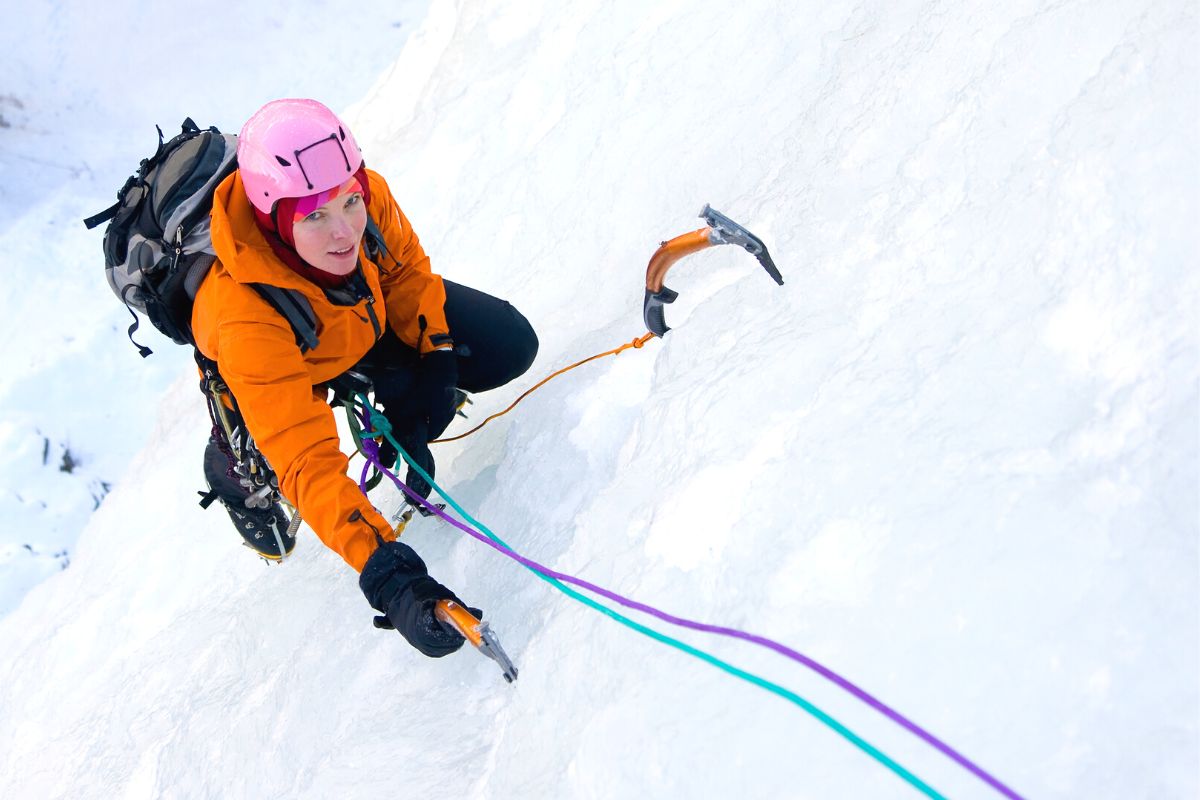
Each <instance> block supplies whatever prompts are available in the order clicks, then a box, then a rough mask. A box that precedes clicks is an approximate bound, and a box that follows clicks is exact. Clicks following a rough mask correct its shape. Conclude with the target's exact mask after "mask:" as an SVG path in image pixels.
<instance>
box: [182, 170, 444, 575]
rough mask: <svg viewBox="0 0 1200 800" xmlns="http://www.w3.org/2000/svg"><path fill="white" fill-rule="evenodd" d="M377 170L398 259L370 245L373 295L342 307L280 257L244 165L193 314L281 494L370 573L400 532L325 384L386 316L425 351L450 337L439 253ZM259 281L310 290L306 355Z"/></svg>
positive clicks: (224, 208) (384, 227)
mask: <svg viewBox="0 0 1200 800" xmlns="http://www.w3.org/2000/svg"><path fill="white" fill-rule="evenodd" d="M367 176H368V179H369V181H370V195H371V202H370V206H369V212H370V215H371V218H372V219H374V220H375V221H376V222H377V223H378V225H379V229H380V231H381V232H382V234H383V239H384V242H385V243H386V244H387V249H388V252H390V254H391V255H392V256H394V257H395V259H396V261H398V262H399V263H394V262H393V261H392V259H391V258H389V256H388V255H387V254H382V255H379V256H378V259H379V261H380V262H381V263H375V262H372V261H371V260H370V259H368V257H367V254H366V251H365V249H364V248H363V247H362V246H361V245H360V247H359V263H360V264H361V265H362V269H363V275H364V277H365V278H366V281H367V285H368V287H369V288H370V290H371V294H372V297H371V298H369V299H364V300H361V301H359V303H358V304H357V305H353V306H345V305H335V304H334V303H332V302H330V300H329V299H328V298H327V297H326V296H325V292H324V291H323V290H322V289H321V287H319V286H317V285H316V284H314V283H312V282H311V281H308V280H306V279H304V278H302V277H301V276H300V275H298V274H296V273H295V272H293V271H292V270H291V269H290V268H289V267H288V266H287V265H286V264H284V263H283V262H282V261H280V260H279V258H278V257H277V256H276V255H275V254H274V253H273V252H272V251H271V246H270V245H269V244H268V243H267V240H266V239H265V238H264V236H263V234H262V232H261V231H260V230H259V228H258V226H257V224H255V221H254V214H253V212H252V209H251V206H250V202H249V201H248V200H247V199H246V194H245V191H244V189H243V188H242V181H241V175H240V174H239V173H237V172H234V173H233V174H232V175H230V176H229V177H228V178H226V179H225V180H224V181H223V182H222V183H221V184H220V186H218V187H217V190H216V194H215V195H214V197H213V209H212V241H213V249H214V251H215V252H216V255H217V261H216V263H215V264H214V265H213V267H212V269H211V270H210V271H209V273H208V275H207V277H205V279H204V281H203V283H201V285H200V289H199V291H198V293H197V294H196V303H195V307H194V310H193V312H192V332H193V333H194V335H195V338H196V344H197V346H198V347H199V348H200V352H202V353H203V354H204V355H206V356H208V357H209V358H211V359H213V360H214V361H216V362H217V364H218V366H219V368H220V371H221V377H223V378H224V379H225V383H226V384H227V385H228V386H229V389H230V391H231V392H232V393H233V396H234V397H235V398H236V399H237V402H238V406H239V408H240V409H241V412H242V416H243V417H244V418H245V420H246V427H247V428H248V429H249V432H250V435H251V436H253V437H254V441H255V443H256V444H257V445H258V448H259V449H260V450H261V451H262V453H263V455H264V456H266V458H267V461H268V462H270V464H271V466H272V467H273V468H274V470H275V473H276V475H278V477H279V488H280V490H281V491H282V493H283V496H284V497H286V498H287V499H288V500H289V501H290V502H291V503H292V504H293V505H294V506H295V507H296V508H297V509H299V511H300V514H301V516H302V517H303V518H304V520H305V521H306V522H307V523H308V524H309V525H310V526H311V527H312V529H313V530H314V531H316V534H317V536H319V537H320V538H321V541H323V542H324V543H325V544H326V545H328V546H329V547H330V548H331V549H333V550H334V551H336V552H337V553H338V554H339V555H340V556H341V557H342V558H344V559H345V560H346V562H347V563H348V564H350V566H352V567H354V569H355V570H358V571H360V572H361V571H362V567H363V564H365V563H366V561H367V558H368V557H369V556H370V555H371V553H372V552H373V551H374V550H375V547H376V541H375V533H376V532H378V533H379V534H381V535H382V536H383V537H384V538H385V539H386V538H391V533H390V530H391V526H390V525H389V524H388V523H387V521H386V520H385V519H384V517H383V515H382V514H380V513H379V512H378V511H377V510H375V508H374V507H373V506H372V505H371V504H370V502H368V500H367V498H366V496H364V495H363V493H362V492H361V491H360V490H359V488H358V484H356V483H355V482H354V481H353V480H352V479H350V478H349V477H347V475H346V470H347V467H348V463H349V460H348V458H347V457H346V455H345V454H344V453H342V451H341V447H340V443H339V440H338V433H337V427H336V424H335V422H334V416H333V409H331V408H330V407H329V405H328V404H327V403H326V399H325V398H326V392H325V389H324V388H323V387H320V385H321V384H323V383H325V382H326V381H329V380H331V379H333V378H335V377H337V376H338V375H340V374H342V373H343V372H345V371H346V370H348V369H349V368H351V367H352V366H354V365H355V364H356V363H357V362H358V361H359V359H361V358H362V357H363V355H365V354H366V352H367V351H368V350H369V349H370V348H371V346H372V345H373V344H374V343H375V342H376V340H377V339H378V336H379V335H380V331H381V330H382V329H383V328H382V326H384V325H386V326H388V327H390V328H391V329H392V331H394V332H395V334H396V335H397V336H398V337H399V338H400V339H401V340H402V341H404V342H405V343H407V344H409V345H411V346H412V347H414V348H420V349H421V351H422V352H428V351H429V350H430V349H432V345H430V343H429V337H431V336H437V335H438V334H449V330H448V328H447V325H446V316H445V311H444V310H443V307H444V305H445V302H446V291H445V288H444V286H443V285H442V279H441V277H440V276H438V275H435V274H433V273H432V272H430V269H429V257H428V256H426V255H425V251H424V250H423V249H422V248H421V243H420V242H419V241H418V240H417V235H416V233H414V232H413V229H412V226H411V225H409V222H408V219H407V218H406V217H405V216H404V214H403V212H401V211H400V208H399V207H398V206H397V205H396V201H395V199H394V198H393V197H392V194H391V191H390V190H389V189H388V186H387V183H386V182H385V181H384V179H383V178H382V177H381V176H380V175H378V174H377V173H375V172H372V171H371V170H367ZM251 283H265V284H268V285H273V286H278V287H280V288H284V289H294V290H297V291H299V292H301V293H303V294H304V296H305V297H306V298H307V299H308V301H309V302H310V303H311V304H312V307H313V311H314V312H315V314H316V317H317V336H318V338H319V344H318V345H317V347H316V348H314V349H312V350H309V351H307V352H305V353H301V352H300V348H299V346H298V345H297V344H296V338H295V333H294V332H293V331H292V328H291V326H290V325H289V324H288V322H287V320H286V319H284V317H283V316H282V315H281V314H280V313H279V312H278V311H276V310H275V309H273V308H272V307H271V306H270V305H269V304H268V303H267V302H266V301H265V300H264V299H263V298H262V297H261V296H260V295H259V294H258V292H256V291H255V290H254V289H253V288H252V287H251V286H249V285H248V284H251ZM421 317H424V321H425V330H424V335H422V330H421V323H420V321H419V318H421ZM318 387H320V388H318Z"/></svg>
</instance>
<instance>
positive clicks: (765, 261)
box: [642, 205, 783, 337]
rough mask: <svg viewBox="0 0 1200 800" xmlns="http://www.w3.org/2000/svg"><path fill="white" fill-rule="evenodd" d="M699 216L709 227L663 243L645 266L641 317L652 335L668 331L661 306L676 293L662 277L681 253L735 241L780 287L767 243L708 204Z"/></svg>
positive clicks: (693, 251) (683, 254) (660, 334)
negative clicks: (664, 282) (644, 295)
mask: <svg viewBox="0 0 1200 800" xmlns="http://www.w3.org/2000/svg"><path fill="white" fill-rule="evenodd" d="M700 216H701V218H703V219H704V221H705V222H707V223H708V227H705V228H701V229H700V230H698V231H692V232H691V233H685V234H683V235H682V236H676V237H675V238H674V239H671V240H670V241H667V242H663V243H662V246H661V247H659V248H658V250H657V251H655V253H654V255H653V256H652V257H651V258H650V263H649V264H648V265H647V266H646V297H645V300H644V301H643V303H642V317H643V318H644V319H645V320H646V327H647V328H649V329H650V332H651V333H653V334H654V335H655V336H659V337H661V336H664V335H665V334H666V332H667V331H669V330H671V329H670V328H669V327H667V319H666V313H665V311H664V309H663V306H664V305H666V304H667V303H674V302H675V299H676V298H677V297H679V293H678V292H673V291H671V290H670V289H668V288H667V287H666V286H663V279H664V278H665V277H666V275H667V270H669V269H670V268H671V265H673V264H674V263H675V262H676V261H678V260H679V259H681V258H683V257H684V256H690V255H691V254H692V253H698V252H699V251H701V250H704V249H706V248H709V247H712V246H714V245H718V244H735V245H737V246H739V247H742V248H744V249H745V250H746V252H747V253H749V254H750V255H752V256H754V257H755V258H757V259H758V263H760V264H762V267H763V269H765V270H766V271H767V274H768V275H770V276H771V278H772V279H773V280H774V281H775V282H776V283H777V284H779V285H780V286H783V275H781V274H779V269H778V268H777V267H776V266H775V262H774V261H772V260H771V254H770V253H768V252H767V246H766V245H765V244H763V240H762V239H760V238H758V237H757V236H755V235H754V234H753V233H751V232H750V231H748V230H746V229H745V228H744V227H742V226H741V225H739V224H738V223H736V222H734V221H733V220H731V219H730V218H729V217H727V216H725V215H724V214H722V213H721V212H720V211H716V210H714V209H713V208H712V207H711V206H708V205H705V206H704V209H703V210H702V211H701V212H700Z"/></svg>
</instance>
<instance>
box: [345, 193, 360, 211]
mask: <svg viewBox="0 0 1200 800" xmlns="http://www.w3.org/2000/svg"><path fill="white" fill-rule="evenodd" d="M361 201H362V195H361V194H352V195H350V197H348V198H347V199H346V208H349V207H350V206H352V205H354V204H355V203H358V202H361Z"/></svg>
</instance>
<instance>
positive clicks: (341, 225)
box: [329, 215, 354, 239]
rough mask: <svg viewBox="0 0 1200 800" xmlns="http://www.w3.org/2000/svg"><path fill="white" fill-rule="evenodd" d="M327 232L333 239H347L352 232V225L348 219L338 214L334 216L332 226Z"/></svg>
mask: <svg viewBox="0 0 1200 800" xmlns="http://www.w3.org/2000/svg"><path fill="white" fill-rule="evenodd" d="M329 233H330V235H331V236H332V237H333V238H334V239H349V238H350V237H351V236H352V235H353V234H354V226H353V225H351V224H350V220H348V219H346V218H345V217H344V216H341V215H338V216H335V217H334V220H333V228H332V229H331V230H330V232H329Z"/></svg>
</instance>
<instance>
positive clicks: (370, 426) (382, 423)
mask: <svg viewBox="0 0 1200 800" xmlns="http://www.w3.org/2000/svg"><path fill="white" fill-rule="evenodd" d="M366 412H367V413H366V420H365V422H366V423H367V427H366V428H363V430H362V431H361V432H359V434H358V437H359V439H361V440H362V451H363V454H364V455H367V456H369V457H372V458H378V457H379V443H378V442H376V441H375V440H376V439H378V438H380V437H386V436H390V435H391V433H392V423H391V422H390V421H389V420H388V418H387V417H385V416H384V415H383V414H382V413H381V412H379V411H376V410H375V408H374V407H372V406H369V405H368V406H367V407H366Z"/></svg>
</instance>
